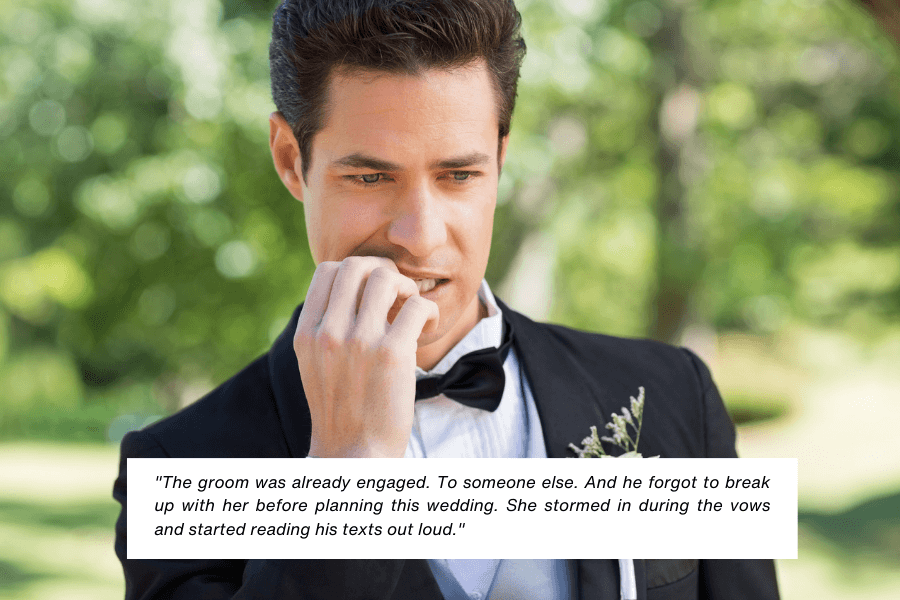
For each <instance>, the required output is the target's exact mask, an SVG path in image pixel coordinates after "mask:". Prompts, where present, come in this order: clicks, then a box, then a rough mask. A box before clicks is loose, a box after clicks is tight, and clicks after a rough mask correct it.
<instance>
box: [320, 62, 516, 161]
mask: <svg viewBox="0 0 900 600" xmlns="http://www.w3.org/2000/svg"><path fill="white" fill-rule="evenodd" d="M326 106H327V110H326V111H325V124H324V127H323V128H322V129H321V130H320V131H319V133H318V134H317V135H316V137H315V139H314V142H313V147H314V152H315V153H316V154H318V153H319V151H320V150H321V151H323V152H324V153H325V154H332V153H346V152H354V151H360V152H362V151H364V152H368V153H370V154H371V153H375V152H377V154H378V155H385V154H396V155H403V154H405V153H412V152H415V153H422V152H434V151H436V150H437V149H439V148H441V147H442V149H443V150H445V151H446V152H448V153H453V152H460V151H463V152H470V151H472V150H475V149H479V150H484V148H481V147H480V146H483V145H485V144H486V145H487V146H496V144H497V136H498V134H499V121H498V109H497V101H496V95H495V92H494V87H493V85H492V80H491V75H490V73H489V71H488V69H487V66H486V65H485V64H484V62H483V61H475V62H473V63H470V64H469V65H467V66H464V67H458V68H453V69H427V70H424V71H422V72H420V73H418V74H415V75H408V74H394V73H384V72H377V71H370V70H347V69H342V70H338V71H336V72H335V73H334V74H333V76H332V77H331V78H330V82H329V88H328V93H327V95H326ZM473 145H477V146H479V148H472V147H471V146H473ZM404 151H406V152H404ZM423 158H424V157H423Z"/></svg>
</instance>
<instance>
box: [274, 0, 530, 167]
mask: <svg viewBox="0 0 900 600" xmlns="http://www.w3.org/2000/svg"><path fill="white" fill-rule="evenodd" d="M272 21H273V23H272V43H271V44H270V45H269V68H270V70H271V75H272V99H273V100H274V101H275V106H276V107H277V108H278V110H279V111H280V112H281V114H282V115H284V118H285V120H286V121H287V122H288V123H289V124H290V125H291V129H292V130H293V132H294V136H295V137H296V138H297V143H298V145H299V147H300V158H301V160H302V161H303V163H302V164H303V167H302V170H303V172H302V176H303V178H304V179H306V174H307V172H308V170H309V165H310V160H311V149H312V138H313V136H314V135H315V134H316V133H317V132H318V131H319V130H320V129H321V128H322V127H323V126H324V122H325V117H326V110H325V109H326V102H327V97H326V96H327V91H328V83H329V76H330V75H331V74H332V73H333V71H334V69H335V68H336V67H338V68H341V69H349V70H351V71H352V70H356V69H371V70H375V71H384V72H388V73H398V74H408V75H417V74H419V73H421V72H422V71H423V70H425V69H428V68H454V67H461V66H464V65H467V64H469V63H471V62H472V61H473V60H476V59H478V58H484V59H485V61H486V63H487V66H488V69H489V71H490V72H491V74H492V78H491V79H492V82H493V85H494V91H495V93H496V95H497V104H498V109H499V110H498V113H499V117H500V118H499V141H502V139H503V138H504V137H506V136H507V135H508V134H509V126H510V120H511V118H512V111H513V105H514V104H515V99H516V84H517V82H518V79H519V67H520V66H521V64H522V59H523V58H524V56H525V42H524V40H522V37H521V36H520V35H519V26H520V24H521V17H520V15H519V12H518V11H517V10H516V7H515V5H514V4H513V1H512V0H283V2H282V3H281V5H280V6H279V7H278V8H277V9H276V10H275V14H274V15H273V16H272ZM499 141H498V145H499Z"/></svg>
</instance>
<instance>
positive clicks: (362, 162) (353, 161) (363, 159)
mask: <svg viewBox="0 0 900 600" xmlns="http://www.w3.org/2000/svg"><path fill="white" fill-rule="evenodd" d="M490 162H491V157H490V156H488V155H487V154H485V153H484V152H472V153H470V154H464V155H462V156H454V157H452V158H445V159H442V160H438V161H435V162H433V163H431V165H430V167H431V168H432V169H462V168H465V167H480V166H483V165H486V164H488V163H490ZM331 166H333V167H346V168H351V169H371V170H373V171H387V172H395V171H402V170H403V168H402V167H401V166H400V165H398V164H396V163H392V162H389V161H386V160H381V159H380V158H375V157H374V156H368V155H366V154H362V153H360V152H354V153H353V154H348V155H347V156H344V157H343V158H339V159H337V160H335V161H334V162H332V163H331Z"/></svg>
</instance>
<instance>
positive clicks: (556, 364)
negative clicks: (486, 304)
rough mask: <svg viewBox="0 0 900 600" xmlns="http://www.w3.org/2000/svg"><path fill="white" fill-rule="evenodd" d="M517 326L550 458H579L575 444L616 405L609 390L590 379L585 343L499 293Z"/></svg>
mask: <svg viewBox="0 0 900 600" xmlns="http://www.w3.org/2000/svg"><path fill="white" fill-rule="evenodd" d="M497 304H498V305H499V306H500V308H501V309H502V310H503V312H504V314H506V315H508V316H509V320H510V322H511V323H512V326H513V330H514V336H515V337H514V340H513V346H514V348H515V349H516V355H517V356H518V357H519V361H520V363H521V364H522V367H523V368H524V370H525V377H526V378H527V380H528V384H529V386H530V387H531V393H532V395H533V396H534V402H535V404H536V405H537V411H538V416H540V419H541V428H542V429H543V431H544V444H545V445H546V447H547V456H548V457H549V458H567V457H568V458H573V457H574V456H575V454H574V453H573V452H572V451H571V450H570V449H569V444H575V445H576V446H580V445H581V440H583V439H584V438H585V437H587V436H588V435H590V433H591V432H590V427H591V425H598V426H599V425H601V424H602V423H605V422H606V421H607V420H609V417H608V416H607V417H604V416H603V413H606V414H607V415H608V414H609V413H611V412H612V411H613V410H615V407H614V406H613V404H612V401H611V400H610V398H609V394H606V393H604V391H603V390H599V389H596V388H595V387H591V386H590V385H588V383H587V382H588V381H589V380H590V379H591V378H590V377H588V376H587V373H586V372H585V367H584V366H583V365H582V364H581V363H580V362H578V361H576V360H575V357H576V355H577V354H578V353H579V349H573V348H572V347H571V340H570V339H568V338H566V337H564V336H562V335H559V334H558V333H557V332H556V331H555V330H554V328H555V327H556V326H548V325H542V324H538V323H535V322H534V321H532V320H531V319H529V318H528V317H526V316H524V315H522V314H519V313H517V312H515V311H513V310H511V309H510V308H509V307H508V306H506V304H504V303H503V302H501V301H500V300H499V299H497Z"/></svg>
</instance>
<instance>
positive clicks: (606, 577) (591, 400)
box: [497, 299, 647, 600]
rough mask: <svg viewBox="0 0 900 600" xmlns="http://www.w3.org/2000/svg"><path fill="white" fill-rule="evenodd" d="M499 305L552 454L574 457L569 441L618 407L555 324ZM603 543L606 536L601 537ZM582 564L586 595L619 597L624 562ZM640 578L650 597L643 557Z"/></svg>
mask: <svg viewBox="0 0 900 600" xmlns="http://www.w3.org/2000/svg"><path fill="white" fill-rule="evenodd" d="M497 304H498V305H499V306H500V308H501V310H503V312H504V314H506V315H508V318H509V319H510V322H511V323H512V326H513V330H514V332H515V339H514V342H513V345H514V347H515V349H516V355H517V356H518V357H519V360H520V363H521V365H522V368H523V369H524V370H525V377H526V378H527V379H528V384H529V386H530V387H531V393H532V396H533V397H534V403H535V405H536V406H537V411H538V416H539V417H540V419H541V428H542V429H543V432H544V444H545V445H546V448H547V456H548V457H550V458H572V457H574V456H575V454H574V453H573V452H572V451H571V450H570V449H569V444H575V445H576V446H581V440H583V439H584V438H585V437H587V436H588V435H590V427H591V425H596V426H598V427H599V426H601V425H602V424H603V423H606V421H607V420H608V419H609V418H608V417H604V416H603V415H604V414H606V415H608V414H610V413H612V412H613V411H614V410H616V408H617V407H616V406H615V405H614V404H613V402H612V400H611V398H610V395H609V394H608V393H605V390H602V389H597V388H596V387H593V386H590V385H588V384H587V382H588V381H589V380H590V379H592V378H590V377H587V376H586V373H585V371H584V369H585V367H584V366H583V365H582V364H581V363H580V362H578V361H576V359H575V357H576V356H578V355H580V352H579V349H577V348H575V349H573V348H572V347H571V341H570V339H568V338H567V337H566V336H563V335H560V334H559V333H558V332H557V331H556V327H555V326H547V325H541V324H538V323H535V322H534V321H532V320H531V319H529V318H528V317H526V316H524V315H522V314H520V313H517V312H515V311H513V310H511V309H510V308H509V307H508V306H506V304H504V303H503V302H501V301H500V300H499V299H497ZM600 535H601V534H600V533H599V532H598V536H600ZM597 542H598V543H604V540H603V539H602V537H598V540H597ZM576 566H577V581H578V589H579V593H580V597H581V598H583V599H592V600H593V599H598V600H618V598H619V596H620V594H619V563H618V560H612V559H586V560H576ZM635 578H636V583H637V588H638V598H639V600H644V599H645V598H646V588H647V585H646V575H645V573H644V569H643V563H642V562H641V561H635Z"/></svg>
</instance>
